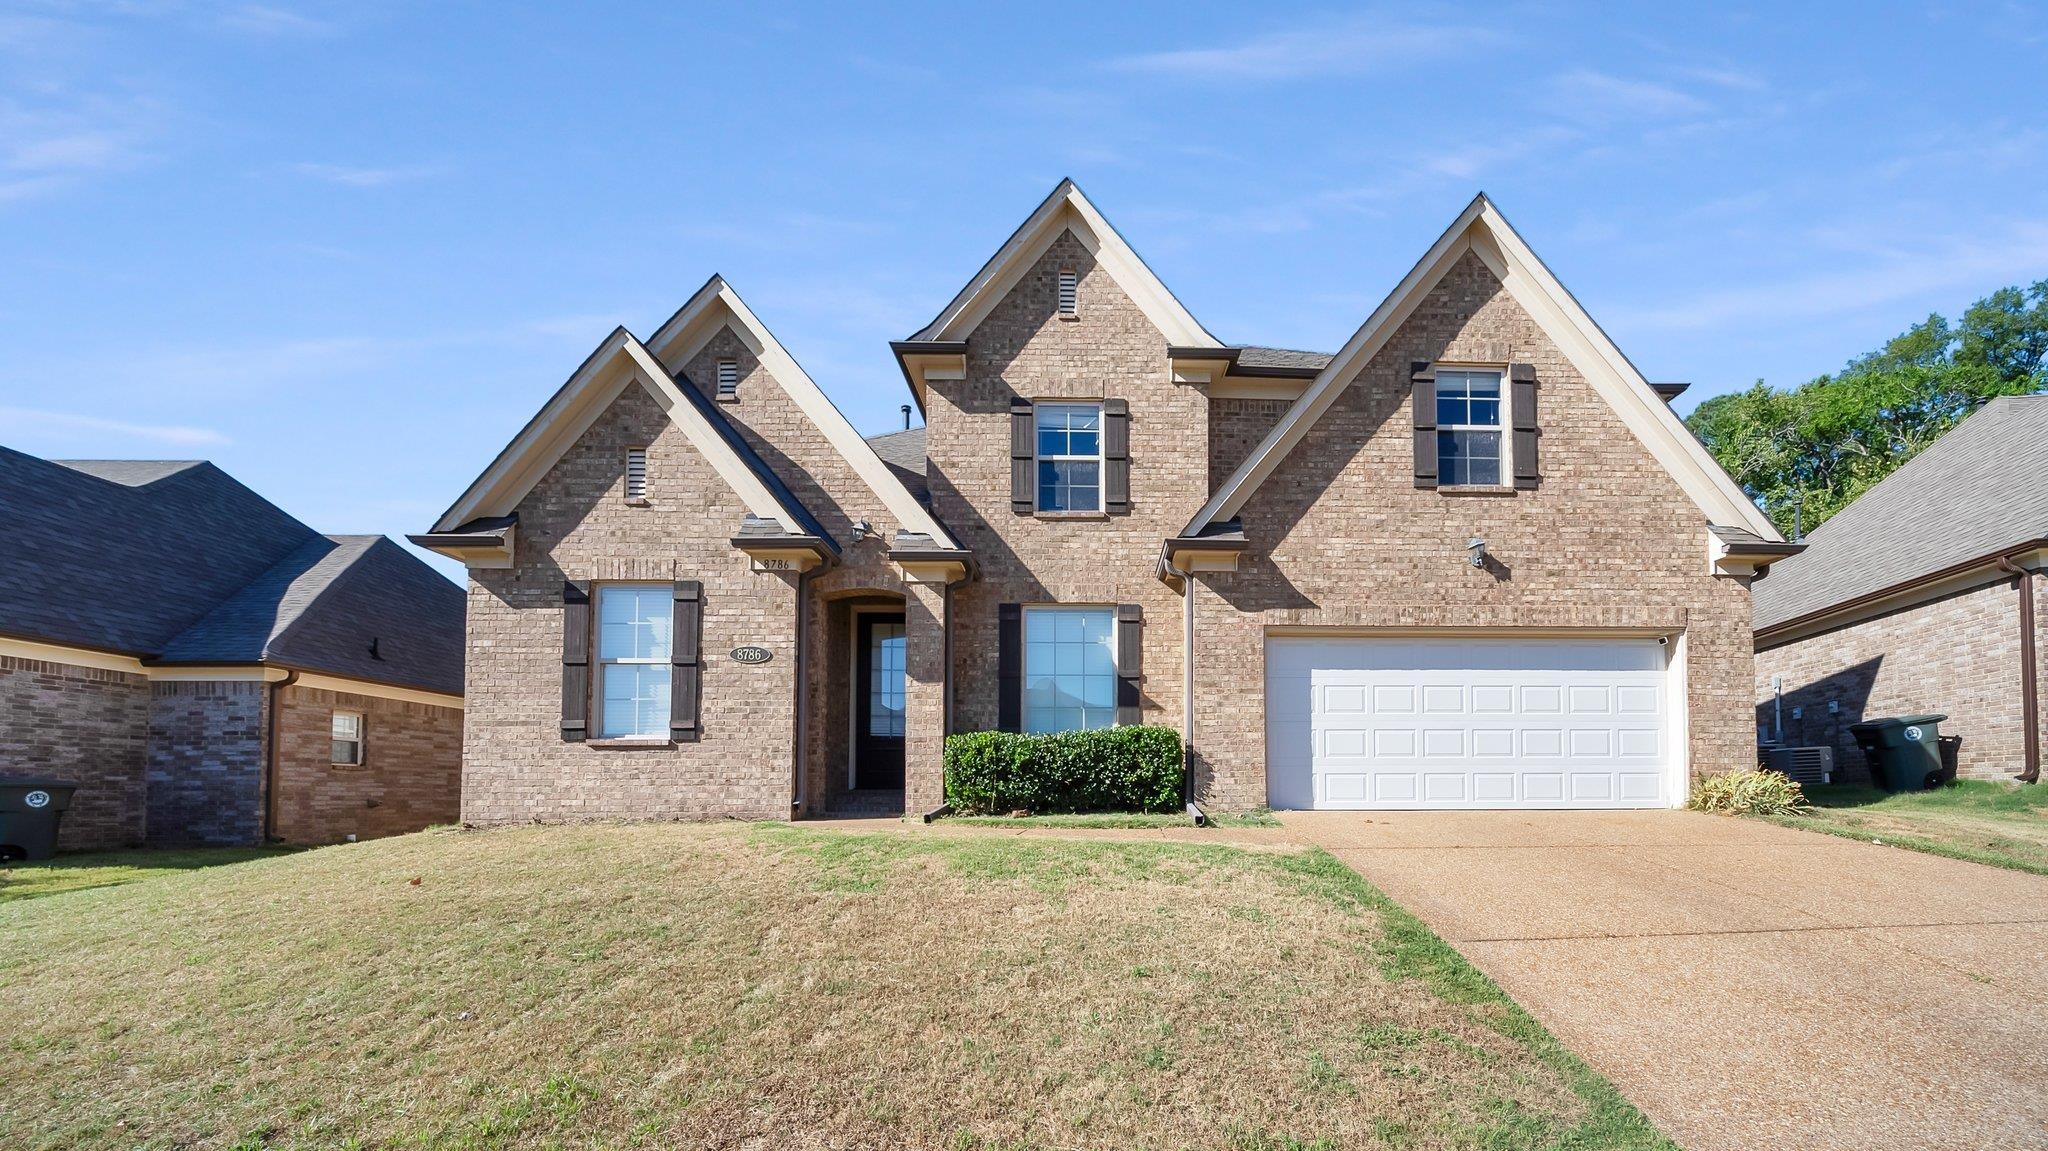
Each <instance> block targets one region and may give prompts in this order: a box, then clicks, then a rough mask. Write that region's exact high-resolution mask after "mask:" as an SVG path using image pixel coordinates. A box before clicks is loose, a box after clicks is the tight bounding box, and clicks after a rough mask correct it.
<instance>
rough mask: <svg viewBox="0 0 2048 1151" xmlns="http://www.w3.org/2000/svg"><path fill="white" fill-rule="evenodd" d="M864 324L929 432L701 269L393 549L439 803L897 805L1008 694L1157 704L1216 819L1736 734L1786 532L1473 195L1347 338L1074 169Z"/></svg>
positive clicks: (711, 809)
mask: <svg viewBox="0 0 2048 1151" xmlns="http://www.w3.org/2000/svg"><path fill="white" fill-rule="evenodd" d="M890 347H891V349H892V350H893V351H894V353H895V355H896V357H897V360H898V362H899V363H900V365H901V367H902V370H903V375H904V378H905V380H906V382H907V384H908V386H909V389H910V393H911V396H912V398H913V400H914V401H915V402H916V404H917V406H918V408H919V409H920V410H921V411H922V413H923V415H924V420H925V426H924V427H923V428H922V429H918V430H912V431H906V432H898V433H894V434H891V435H887V436H881V437H876V438H875V439H872V440H866V439H863V438H862V437H861V436H860V435H858V434H857V433H856V432H855V431H854V430H853V428H852V427H851V426H850V425H849V424H848V423H847V421H846V420H845V418H844V417H843V416H841V414H840V413H839V411H838V410H837V409H836V408H834V406H833V405H832V403H831V401H830V400H828V399H827V398H826V396H825V394H824V393H823V392H822V391H821V390H820V389H819V387H818V385H817V384H816V383H815V382H814V381H813V380H812V379H811V378H810V377H809V376H808V375H806V374H805V372H804V370H803V369H802V368H801V367H799V366H798V365H797V363H796V361H795V360H794V359H792V358H791V357H790V355H789V354H788V353H787V352H786V351H785V350H784V349H783V347H782V345H781V344H780V343H778V342H777V341H776V339H775V337H774V335H772V334H771V333H770V332H769V330H768V329H767V327H766V326H764V325H763V324H762V323H761V321H760V320H759V319H758V318H756V316H755V315H754V313H753V312H752V311H751V310H750V309H749V308H748V307H747V305H746V304H745V303H743V302H742V301H741V300H740V298H739V296H738V295H737V294H736V293H735V292H734V291H733V290H732V288H731V286H730V285H728V284H726V283H725V282H724V281H723V280H722V279H720V278H717V277H713V278H712V280H711V281H710V282H709V283H707V284H706V285H705V286H704V287H703V288H702V289H701V290H700V291H698V293H697V294H696V295H695V296H694V297H692V298H691V299H690V300H689V302H687V303H686V304H684V305H683V307H682V309H681V310H680V311H678V312H677V313H676V314H675V315H674V316H673V317H671V318H670V319H669V320H668V322H666V323H664V324H663V325H662V326H661V327H660V328H659V329H658V330H656V331H655V332H654V333H653V334H652V335H651V336H649V337H648V338H647V339H646V340H644V341H643V340H641V339H640V338H638V337H636V336H635V335H633V334H632V333H630V332H628V331H626V330H624V329H620V330H618V331H615V332H613V333H612V335H611V336H609V337H608V338H606V340H605V341H604V342H603V343H602V344H601V345H600V346H599V347H598V348H597V350H596V351H595V352H593V353H592V354H591V356H590V357H589V359H587V360H585V361H584V363H583V364H582V365H581V366H580V367H579V368H577V370H576V372H575V373H574V374H573V375H572V376H571V377H570V378H569V380H568V382H567V383H566V384H564V385H563V386H562V388H561V389H560V391H558V392H557V393H556V394H555V396H554V397H553V398H552V399H550V400H549V401H548V402H547V404H546V405H545V406H544V407H543V408H542V409H541V411H540V413H539V414H538V415H537V416H535V417H534V419H533V420H532V421H531V422H530V423H529V424H528V425H527V426H526V427H525V428H524V429H523V430H522V431H521V432H520V433H519V435H518V436H517V438H515V439H514V440H513V442H512V443H511V444H510V445H509V446H508V447H506V449H505V450H504V451H503V452H502V453H501V454H500V455H499V457H498V458H497V459H496V460H495V461H494V462H493V463H492V464H491V465H490V467H489V468H488V469H487V470H486V471H485V472H484V473H483V475H482V476H481V477H480V478H479V479H478V480H477V481H476V482H475V484H473V485H472V486H471V487H470V489H469V490H468V491H467V492H465V493H463V495H462V497H461V499H459V500H458V501H457V502H456V503H455V505H454V506H453V507H452V508H450V509H449V510H448V512H447V514H446V515H444V516H443V517H442V518H441V520H440V521H439V522H438V523H437V524H436V525H435V526H434V529H433V531H431V532H429V533H426V534H423V535H420V536H416V537H414V539H415V540H416V541H417V542H419V543H421V544H423V545H424V546H427V547H430V548H434V549H436V550H438V551H440V552H442V553H443V554H446V555H450V556H454V557H457V558H459V559H461V560H462V561H464V562H465V563H466V564H467V565H468V567H469V570H470V600H469V613H468V627H469V658H468V663H467V669H468V696H467V698H468V709H469V710H468V722H467V724H466V726H465V728H464V737H465V741H466V746H465V755H464V761H463V762H464V781H463V808H464V818H466V819H468V820H471V821H474V822H480V823H503V822H512V821H527V820H535V819H538V820H563V819H588V818H606V817H612V818H678V817H704V816H715V815H738V816H752V817H771V818H786V817H791V816H802V815H808V814H815V813H823V812H831V811H847V810H874V809H877V808H879V809H883V810H894V809H898V808H905V807H907V808H908V809H909V810H911V811H922V810H927V809H930V808H933V807H936V806H937V805H938V804H939V803H940V802H941V797H942V778H943V777H942V769H941V745H942V742H943V740H944V738H945V736H946V735H947V734H949V733H953V732H961V731H973V730H984V729H997V728H1001V729H1010V730H1023V731H1054V730H1062V729H1071V728H1088V727H1100V726H1106V725H1110V724H1123V723H1141V722H1142V723H1152V724H1165V725H1170V726H1173V727H1176V728H1178V729H1180V730H1181V732H1182V733H1183V734H1184V736H1185V740H1186V744H1187V746H1188V748H1189V749H1190V752H1189V763H1190V769H1191V793H1192V797H1193V798H1194V799H1195V800H1196V801H1197V802H1199V803H1202V804H1207V805H1213V806H1215V807H1217V808H1221V809H1247V808H1256V807H1260V806H1264V805H1271V806H1273V807H1276V808H1306V807H1322V808H1361V807H1534V808H1545V807H1550V808H1560V807H1619V806H1637V807H1661V806H1675V805H1678V804H1681V803H1683V802H1684V800H1685V798H1686V795H1687V791H1688V786H1689V781H1690V780H1691V779H1692V778H1693V777H1695V776H1696V775H1699V774H1702V773H1710V772H1718V771H1722V770H1726V769H1730V768H1737V767H1744V766H1749V765H1752V764H1753V763H1754V758H1755V757H1754V750H1753V745H1754V738H1755V736H1754V731H1753V728H1752V725H1751V716H1752V710H1751V709H1752V705H1753V701H1752V699H1751V694H1750V692H1751V682H1752V665H1751V644H1750V595H1749V585H1750V582H1751V580H1752V579H1754V578H1756V577H1757V576H1758V575H1760V574H1761V572H1762V571H1763V569H1764V568H1765V566H1766V565H1768V564H1769V563H1771V562H1772V561H1774V560H1776V559H1778V558H1780V557H1782V556H1783V555H1785V554H1787V553H1788V551H1789V550H1793V549H1791V548H1789V546H1788V545H1786V544H1785V543H1784V542H1783V541H1782V540H1781V539H1780V537H1779V536H1778V534H1777V533H1776V532H1775V531H1774V530H1773V529H1772V527H1771V524H1770V522H1769V521H1768V520H1766V519H1765V518H1764V517H1763V516H1762V515H1761V514H1760V513H1759V512H1758V511H1757V510H1756V508H1755V507H1754V506H1753V505H1752V504H1751V503H1750V502H1749V500H1747V499H1746V498H1745V497H1744V496H1743V493H1742V492H1741V490H1740V489H1739V488H1738V487H1737V486H1736V485H1735V484H1734V483H1733V482H1732V481H1731V480H1730V479H1729V478H1728V476H1727V475H1726V474H1724V473H1723V472H1722V471H1721V469H1720V468H1719V467H1718V466H1716V464H1715V463H1714V461H1713V460H1712V459H1711V458H1710V457H1709V456H1708V455H1707V453H1706V452H1705V451H1704V450H1703V449H1702V448H1701V446H1700V445H1699V443H1698V442H1697V441H1695V440H1694V439H1693V437H1692V436H1691V435H1690V434H1689V433H1688V432H1687V431H1686V430H1685V428H1684V426H1683V425H1682V424H1681V423H1680V422H1679V420H1678V418H1677V417H1676V416H1675V415H1674V414H1673V413H1672V412H1671V411H1670V410H1669V407H1668V405H1667V399H1668V396H1667V395H1666V394H1665V393H1664V392H1660V390H1659V389H1658V387H1657V386H1653V385H1651V384H1649V383H1648V382H1646V381H1645V380H1644V378H1643V377H1642V376H1641V374H1639V373H1638V372H1637V371H1636V369H1635V367H1634V366H1633V365H1632V364H1630V363H1629V361H1628V360H1627V359H1626V358H1625V357H1624V356H1623V355H1622V354H1621V352H1620V351H1619V350H1618V349H1617V348H1616V347H1615V346H1614V345H1613V343H1612V342H1611V341H1609V340H1608V338H1607V337H1606V335H1605V334H1604V333H1603V332H1602V331H1601V330H1600V328H1599V327H1598V326H1597V325H1596V324H1594V323H1593V321H1592V319H1591V318H1590V317H1588V316H1587V315H1586V313H1585V312H1584V311H1583V310H1582V309H1581V308H1580V307H1579V305H1578V303H1577V302H1576V301H1575V300H1573V298H1572V297H1571V295H1570V294H1569V293H1567V292H1566V291H1565V290H1564V288H1563V287H1562V286H1561V285H1560V284H1559V283H1558V282H1557V280H1556V279H1555V278H1554V277H1553V276H1552V275H1551V274H1550V272H1549V270H1548V269H1546V268H1545V267H1544V265H1543V264H1542V263H1541V261H1539V260H1538V259H1537V258H1536V256H1535V254H1534V253H1533V252H1531V251H1530V250H1529V248H1528V246H1527V245H1526V244H1524V243H1523V241H1522V239H1521V238H1520V237H1519V236H1518V235H1516V234H1515V232H1514V231H1513V230H1512V229H1511V228H1509V226H1508V225H1507V222H1506V221H1505V220H1504V219H1503V218H1502V217H1501V215H1500V213H1499V212H1498V211H1497V210H1496V209H1495V207H1494V206H1493V205H1492V204H1491V203H1490V202H1489V201H1488V200H1487V199H1486V198H1485V197H1483V196H1482V197H1479V198H1476V199H1474V200H1473V201H1472V203H1471V204H1470V205H1469V206H1467V207H1466V208H1465V210H1464V211H1463V212H1461V213H1460V214H1459V215H1458V217H1457V218H1456V220H1454V221H1453V222H1452V224H1451V226H1450V227H1449V228H1448V229H1447V230H1446V231H1445V232H1444V233H1443V235H1442V236H1441V237H1439V238H1438V239H1437V240H1436V242H1435V243H1434V244H1432V245H1431V246H1430V248H1429V250H1428V251H1427V252H1425V253H1424V254H1423V256H1422V259H1421V260H1420V261H1419V262H1418V263H1417V264H1416V265H1415V267H1414V269H1413V270H1412V271H1410V272H1409V273H1408V275H1407V276H1406V277H1405V278H1403V279H1402V280H1401V282H1400V283H1399V284H1397V285H1395V287H1394V289H1393V291H1392V293H1391V294H1390V295H1388V296H1387V298H1386V300H1385V302H1384V303H1382V304H1381V305H1380V306H1379V308H1378V309H1376V310H1375V311H1374V312H1373V313H1372V315H1371V316H1369V317H1367V318H1366V320H1365V322H1364V324H1363V325H1362V326H1361V327H1360V328H1359V329H1358V330H1357V332H1356V333H1355V334H1354V335H1353V336H1352V337H1351V339H1350V340H1349V341H1348V342H1346V343H1345V345H1344V347H1343V348H1341V349H1340V350H1338V351H1337V352H1336V353H1335V354H1332V355H1324V354H1314V353H1306V352H1293V351H1284V350H1279V349H1272V348H1262V347H1252V346H1242V345H1234V344H1225V343H1223V342H1222V341H1220V340H1218V339H1217V338H1216V337H1214V336H1212V335H1211V334H1210V333H1209V331H1208V330H1207V329H1206V328H1204V327H1203V326H1202V325H1201V324H1200V323H1198V322H1197V321H1196V320H1195V318H1194V317H1193V316H1192V315H1190V314H1189V313H1188V311H1187V309H1186V308H1185V307H1183V306H1182V305H1181V303H1180V302H1179V301H1178V300H1177V299H1175V298H1174V295H1173V293H1172V292H1170V291H1169V290H1167V288H1166V286H1165V285H1164V284H1163V283H1161V282H1160V281H1159V279H1158V278H1157V277H1156V276H1154V275H1153V273H1152V272H1151V270H1150V269H1148V268H1147V267H1146V265H1145V264H1144V262H1143V261H1141V260H1140V259H1139V258H1138V256H1137V255H1136V253H1134V252H1133V251H1132V250H1131V248H1130V247H1129V245H1127V244H1126V243H1125V242H1124V240H1123V238H1122V237H1120V236H1119V235H1118V234H1117V232H1116V231H1115V230H1114V229H1113V228H1111V227H1110V226H1109V224H1108V222H1107V221H1105V220H1104V219H1103V217H1102V216H1101V214H1100V213H1098V212H1097V210H1096V209H1095V207H1094V206H1093V205H1092V204H1091V203H1090V202H1089V201H1088V200H1087V199H1086V198H1085V197H1084V196H1083V195H1082V194H1081V192H1080V190H1079V189H1078V188H1076V187H1075V186H1074V185H1073V184H1072V183H1071V182H1068V183H1062V184H1061V185H1060V186H1059V187H1058V188H1056V189H1055V190H1054V191H1053V193H1052V195H1050V196H1049V197H1047V199H1046V200H1045V201H1044V202H1043V203H1041V204H1040V205H1039V206H1038V208H1037V210H1036V211H1034V212H1033V213H1032V214H1031V216H1030V218H1028V219H1027V220H1025V222H1024V223H1023V225H1022V226H1021V227H1020V228H1018V229H1017V231H1016V232H1015V233H1014V234H1013V235H1012V236H1011V237H1010V238H1009V239H1008V241H1007V242H1005V243H1004V244H1003V245H1002V247H1001V248H1000V249H999V250H998V251H997V252H996V253H995V255H994V256H993V257H992V258H991V259H990V260H989V261H988V263H987V264H986V265H984V266H983V267H982V268H981V269H980V271H978V272H976V273H975V274H974V276H973V278H972V279H971V280H969V281H968V283H967V284H966V286H965V287H963V288H962V289H961V290H960V292H959V293H958V295H956V296H955V297H954V298H953V299H952V301H951V302H949V303H948V304H947V305H946V306H945V308H944V310H943V311H942V312H941V313H940V314H939V315H938V317H937V318H936V319H934V320H933V321H932V322H931V323H930V324H929V325H927V326H926V327H925V328H923V329H922V330H920V331H918V332H916V333H914V334H913V335H911V336H910V337H909V338H908V339H904V340H899V341H896V342H894V343H892V344H891V345H890ZM1665 391H1666V392H1668V391H1669V388H1668V387H1667V388H1666V389H1665Z"/></svg>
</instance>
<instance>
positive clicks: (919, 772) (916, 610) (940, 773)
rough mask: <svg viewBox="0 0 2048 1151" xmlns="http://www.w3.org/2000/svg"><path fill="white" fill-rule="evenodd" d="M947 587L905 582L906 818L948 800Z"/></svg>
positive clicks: (949, 625) (904, 721)
mask: <svg viewBox="0 0 2048 1151" xmlns="http://www.w3.org/2000/svg"><path fill="white" fill-rule="evenodd" d="M946 607H947V597H946V586H945V584H944V583H943V582H934V583H923V582H919V581H917V580H916V579H914V578H912V579H906V580H904V581H903V622H904V636H905V639H904V649H905V650H904V654H903V663H904V676H903V681H904V682H903V709H904V714H903V813H904V814H905V815H906V816H917V815H923V814H924V813H925V812H927V811H930V810H931V809H932V808H935V807H937V806H938V805H939V804H941V803H944V802H945V800H946V782H945V780H946V777H945V764H944V754H945V743H946V635H947V633H948V631H949V630H950V629H951V627H952V621H951V620H949V619H948V618H947V617H946Z"/></svg>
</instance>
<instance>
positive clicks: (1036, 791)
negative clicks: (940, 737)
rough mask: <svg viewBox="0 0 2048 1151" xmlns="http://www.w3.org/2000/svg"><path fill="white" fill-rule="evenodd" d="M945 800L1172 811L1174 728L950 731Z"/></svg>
mask: <svg viewBox="0 0 2048 1151" xmlns="http://www.w3.org/2000/svg"><path fill="white" fill-rule="evenodd" d="M946 802H947V803H949V804H951V805H952V806H953V810H955V811H958V812H961V813H963V814H968V815H975V814H985V813H1002V812H1010V811H1019V810H1022V811H1030V812H1035V813H1054V812H1059V813H1065V812H1078V811H1175V810H1178V809H1179V808H1180V805H1181V763H1180V733H1179V732H1178V731H1175V730H1174V729H1173V728H1170V727H1110V728H1102V729H1099V730H1096V731H1062V732H1056V733H1053V734H1050V735H1018V734H1016V733H1014V732H1007V731H975V732H968V733H966V734H963V735H955V736H949V737H947V739H946Z"/></svg>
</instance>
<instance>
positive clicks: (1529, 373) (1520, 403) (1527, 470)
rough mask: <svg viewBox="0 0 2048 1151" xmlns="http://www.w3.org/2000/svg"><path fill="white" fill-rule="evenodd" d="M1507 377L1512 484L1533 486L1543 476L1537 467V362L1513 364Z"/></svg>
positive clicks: (1539, 481) (1529, 487)
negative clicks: (1512, 439)
mask: <svg viewBox="0 0 2048 1151" xmlns="http://www.w3.org/2000/svg"><path fill="white" fill-rule="evenodd" d="M1508 377H1509V387H1510V389H1511V391H1510V392H1509V394H1508V406H1509V407H1510V408H1511V409H1513V412H1514V422H1515V486H1516V487H1518V488H1523V489H1533V488H1534V487H1536V485H1537V484H1538V483H1541V482H1542V478H1543V477H1542V475H1541V474H1540V473H1539V472H1538V471H1537V470H1536V365H1534V364H1515V365H1513V366H1512V367H1510V368H1509V369H1508Z"/></svg>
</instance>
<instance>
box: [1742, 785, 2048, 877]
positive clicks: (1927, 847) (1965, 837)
mask: <svg viewBox="0 0 2048 1151" xmlns="http://www.w3.org/2000/svg"><path fill="white" fill-rule="evenodd" d="M1806 797H1807V799H1808V800H1810V801H1811V802H1812V804H1813V806H1812V807H1811V808H1810V809H1808V810H1807V811H1805V812H1804V813H1802V814H1799V815H1778V816H1767V817H1763V818H1767V819H1769V820H1770V821H1771V822H1772V823H1776V824H1780V825H1782V826H1785V827H1797V828H1802V829H1804V830H1808V831H1819V832H1825V833H1827V834H1829V835H1839V836H1843V837H1845V838H1849V839H1860V840H1865V841H1869V840H1878V841H1880V842H1882V843H1886V844H1889V845H1891V846H1893V847H1903V848H1905V849H1907V850H1909V851H1924V852H1926V853H1928V854H1929V855H1942V856H1947V857H1948V858H1950V859H1961V860H1966V861H1968V862H1971V863H1982V864H1986V865H1989V866H1991V867H2004V868H2009V869H2011V870H2013V871H2025V872H2031V873H2033V874H2035V875H2048V786H2044V785H2042V784H2038V783H2036V784H2012V783H1999V782H1994V781H1990V780H1978V779H1965V780H1959V781H1957V782H1956V784H1955V785H1954V786H1952V787H1940V788H1935V789H1934V790H1932V791H1907V792H1899V793H1897V794H1890V793H1887V792H1884V791H1881V790H1879V789H1877V788H1874V787H1861V786H1855V785H1850V784H1833V785H1826V786H1818V787H1808V788H1806Z"/></svg>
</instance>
